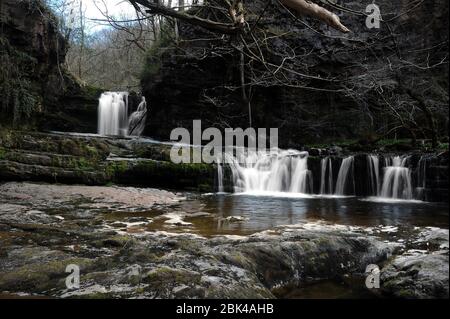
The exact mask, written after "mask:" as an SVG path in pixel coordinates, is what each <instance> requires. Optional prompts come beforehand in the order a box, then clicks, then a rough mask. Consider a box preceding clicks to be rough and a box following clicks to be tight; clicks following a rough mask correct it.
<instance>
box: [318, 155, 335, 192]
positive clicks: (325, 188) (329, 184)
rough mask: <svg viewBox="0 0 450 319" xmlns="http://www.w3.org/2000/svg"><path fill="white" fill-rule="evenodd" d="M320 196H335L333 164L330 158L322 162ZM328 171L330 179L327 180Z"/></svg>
mask: <svg viewBox="0 0 450 319" xmlns="http://www.w3.org/2000/svg"><path fill="white" fill-rule="evenodd" d="M320 164H321V175H320V194H321V195H325V194H333V163H332V161H331V158H330V157H325V158H323V159H322V160H321V162H320ZM327 169H328V179H327Z"/></svg>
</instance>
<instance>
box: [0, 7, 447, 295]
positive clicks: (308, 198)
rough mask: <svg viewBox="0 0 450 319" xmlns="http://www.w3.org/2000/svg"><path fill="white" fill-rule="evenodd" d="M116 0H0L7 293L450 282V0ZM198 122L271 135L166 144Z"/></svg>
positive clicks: (397, 286) (0, 266)
mask: <svg viewBox="0 0 450 319" xmlns="http://www.w3.org/2000/svg"><path fill="white" fill-rule="evenodd" d="M129 2H134V3H135V4H136V3H137V5H138V7H139V8H141V12H138V13H136V16H137V17H138V18H137V19H135V17H133V19H130V20H129V21H127V23H122V22H120V21H122V20H118V19H117V18H115V20H112V21H108V22H110V23H111V25H113V26H114V25H116V26H117V25H120V26H121V27H120V28H118V29H119V31H117V30H116V31H117V32H118V33H115V32H116V31H114V30H113V29H107V32H106V31H105V32H98V33H96V34H90V33H89V32H87V31H86V33H84V34H83V32H82V31H83V30H82V29H81V27H80V28H79V30H72V31H71V32H67V31H68V30H70V28H69V29H67V28H66V27H67V24H66V22H67V21H65V20H64V14H63V15H62V16H63V18H57V17H56V12H57V11H55V9H52V10H53V11H52V10H50V9H49V6H52V5H53V4H54V2H52V1H50V2H49V1H41V0H23V1H20V2H17V1H13V0H0V22H1V28H0V45H1V50H0V56H1V60H0V63H1V68H0V70H1V72H2V73H1V74H0V79H1V80H2V81H1V82H0V93H1V95H2V97H4V98H2V99H1V102H2V104H1V107H0V114H1V117H0V299H3V298H7V299H10V298H23V297H25V298H92V299H94V298H130V299H134V298H144V299H159V298H182V299H203V298H213V299H216V298H217V299H221V298H224V299H228V298H254V299H270V298H315V299H317V298H326V299H327V298H334V299H338V298H345V299H349V298H350V299H354V298H411V299H425V298H443V299H448V296H449V289H448V278H449V276H448V269H449V220H448V218H449V202H448V191H449V180H448V161H449V158H448V157H449V150H448V88H447V86H448V28H447V27H448V17H447V16H448V1H443V0H432V1H428V2H426V3H423V2H420V3H417V2H415V1H413V0H407V1H397V2H392V1H387V0H386V1H384V0H382V1H377V4H378V5H379V6H380V8H381V9H382V12H383V19H385V21H388V22H389V25H387V23H385V21H383V23H382V24H381V25H382V27H381V29H379V30H371V29H367V28H366V26H365V23H364V19H363V15H359V14H350V13H355V12H356V13H358V12H364V9H365V6H366V3H363V2H357V1H348V2H342V1H338V4H333V3H334V2H333V3H331V2H329V3H328V4H324V8H326V9H327V10H329V11H327V12H337V13H338V14H339V19H340V20H339V19H338V20H337V21H340V22H339V23H342V25H345V26H346V28H348V29H350V30H351V31H352V32H350V33H347V32H345V33H344V34H342V33H341V32H340V31H339V30H335V27H332V26H331V27H330V26H329V25H328V24H327V23H324V22H323V19H318V20H317V19H310V18H306V17H304V16H303V15H302V14H300V13H299V14H298V15H297V13H298V12H296V11H293V10H290V9H289V10H288V9H287V8H285V7H284V6H283V5H282V4H281V3H280V2H278V1H273V2H267V3H266V2H263V1H262V0H255V1H247V2H245V3H244V4H242V5H243V6H244V7H245V10H244V9H242V8H240V7H236V8H232V7H229V5H231V4H229V3H228V1H220V0H213V1H211V2H208V3H207V4H206V5H205V3H204V2H203V1H200V2H199V3H198V5H196V6H193V7H189V3H190V2H189V1H188V2H186V6H187V8H184V7H181V8H176V7H175V8H172V7H170V6H169V5H168V4H167V3H165V2H160V3H150V2H149V4H148V5H149V6H150V7H145V5H144V4H143V3H146V1H138V2H136V1H129ZM293 2H296V1H293ZM300 2H302V1H300ZM313 2H314V3H315V1H313ZM369 2H370V1H368V3H369ZM106 3H107V5H110V3H109V2H108V1H106V2H105V5H106ZM236 3H242V2H240V1H237V2H236ZM282 3H283V4H287V3H292V1H283V2H282ZM308 3H309V2H308ZM317 3H318V4H319V1H317ZM320 3H322V2H320ZM164 4H165V5H164ZM174 4H175V2H174ZM318 4H317V5H318ZM161 5H162V6H163V7H161ZM341 5H342V6H343V7H342V8H345V9H346V10H344V11H342V10H340V9H339V8H340V6H341ZM336 6H337V7H336ZM52 8H53V7H52ZM290 8H292V7H290ZM342 8H341V9H342ZM132 9H133V7H132ZM229 9H231V10H229ZM241 9H242V10H241ZM152 10H153V11H152ZM155 10H156V11H155ZM158 10H160V11H158ZM321 12H322V13H323V12H324V11H321ZM63 13H65V12H63ZM186 17H187V18H186ZM333 17H334V16H333ZM336 17H338V16H337V15H336ZM109 18H111V19H114V18H113V17H109ZM61 19H62V20H61ZM149 19H150V20H149ZM242 19H244V22H243V23H242ZM192 21H194V23H192ZM230 21H233V22H230ZM423 21H427V27H426V28H425V27H423ZM82 22H83V20H82V19H81V23H80V24H81V25H82V24H83V23H82ZM91 22H92V21H91ZM211 22H212V23H211ZM59 23H61V24H59ZM211 25H213V26H214V28H216V29H214V30H212V29H211ZM205 26H206V27H205ZM107 28H110V26H108V27H107ZM146 28H149V29H146ZM155 28H156V29H155ZM217 28H218V29H217ZM224 30H225V31H224ZM346 30H347V29H346ZM341 31H342V30H341ZM108 32H110V33H108ZM121 32H122V33H121ZM70 34H72V36H73V37H76V38H72V39H70V37H68V35H70ZM82 35H83V36H85V37H86V38H85V39H84V40H85V43H83V41H82ZM108 36H111V38H112V39H113V40H109V41H110V42H108V41H107V40H108V39H110V38H108ZM96 37H98V38H99V39H100V40H99V42H98V43H96V45H97V46H95V45H93V44H92V43H91V42H90V41H94V40H92V39H95V38H96ZM149 43H150V44H149ZM134 46H136V47H134ZM132 48H134V50H136V51H134V50H133V49H132ZM136 52H139V54H136ZM113 53H114V54H115V55H114V59H108V57H109V56H107V55H105V54H113ZM103 62H105V63H106V62H112V64H113V65H114V67H111V65H110V64H105V65H103ZM131 62H133V63H131ZM135 64H140V67H139V68H140V69H142V70H140V72H136V70H135V69H134V65H135ZM74 65H75V66H77V67H78V66H81V68H74ZM100 67H102V69H101V72H98V71H97V70H98V69H97V68H100ZM92 70H96V71H95V72H97V73H95V72H93V71H92ZM97 78H98V81H97ZM105 78H106V80H105ZM124 78H125V79H127V80H123V79H124ZM100 79H101V81H100ZM130 79H131V80H130ZM136 79H137V82H136ZM98 83H103V86H104V87H100V88H98V87H95V85H94V84H96V85H97V84H98ZM104 83H107V84H108V85H104ZM136 83H138V85H136ZM200 120H201V121H202V125H203V126H204V127H203V128H205V129H207V128H209V129H212V130H214V131H216V132H219V133H224V132H225V133H226V132H227V130H230V129H231V128H232V127H243V128H246V127H249V128H250V129H255V130H258V128H259V129H261V130H266V131H269V130H270V128H277V129H278V130H279V148H278V147H277V148H275V147H272V146H273V145H271V144H270V143H268V144H269V145H270V146H269V149H267V150H252V149H247V148H243V149H242V150H243V151H244V152H242V153H240V155H231V154H227V153H226V152H225V153H224V154H221V155H222V156H220V157H217V158H216V161H215V162H213V163H209V162H206V161H199V162H194V161H186V162H182V161H180V162H176V161H173V159H172V157H171V155H172V151H173V149H174V148H176V147H181V146H183V147H185V148H186V150H187V151H186V153H187V154H188V155H189V157H190V159H192V157H193V155H194V154H195V151H198V150H200V151H203V150H204V149H205V144H206V142H207V141H202V137H203V136H202V135H203V134H200V138H199V139H197V140H195V138H193V140H192V142H191V141H189V143H184V144H183V143H182V142H176V141H174V140H172V139H171V132H172V130H174V129H176V128H182V129H185V130H186V131H187V132H190V131H191V129H194V127H195V126H196V123H197V122H196V121H200ZM209 132H211V131H209ZM206 135H208V134H206ZM267 139H270V138H269V137H268V136H267ZM244 142H246V143H247V146H248V144H251V143H250V142H251V141H249V139H247V140H246V139H244ZM67 265H77V266H78V267H79V269H80V274H81V275H80V287H79V288H77V289H71V288H70V287H67V286H66V277H67V273H66V271H65V270H66V267H67ZM370 265H372V266H373V265H376V266H377V267H378V268H379V270H380V288H379V289H369V288H368V287H367V286H366V285H365V279H366V278H367V275H368V274H367V273H366V270H367V266H370Z"/></svg>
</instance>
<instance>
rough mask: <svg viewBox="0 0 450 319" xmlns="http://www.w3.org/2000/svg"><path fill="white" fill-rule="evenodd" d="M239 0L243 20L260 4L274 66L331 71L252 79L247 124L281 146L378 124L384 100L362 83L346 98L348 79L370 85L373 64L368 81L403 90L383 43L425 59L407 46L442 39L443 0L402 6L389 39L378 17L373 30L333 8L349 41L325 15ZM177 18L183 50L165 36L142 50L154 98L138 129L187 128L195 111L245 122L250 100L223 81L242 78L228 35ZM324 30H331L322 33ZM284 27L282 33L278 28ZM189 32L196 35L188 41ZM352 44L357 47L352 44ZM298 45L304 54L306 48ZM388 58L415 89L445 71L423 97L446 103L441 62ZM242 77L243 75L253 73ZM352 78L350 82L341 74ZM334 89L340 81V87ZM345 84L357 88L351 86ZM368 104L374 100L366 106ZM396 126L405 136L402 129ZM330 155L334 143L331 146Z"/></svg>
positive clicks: (394, 7) (147, 90) (356, 5)
mask: <svg viewBox="0 0 450 319" xmlns="http://www.w3.org/2000/svg"><path fill="white" fill-rule="evenodd" d="M377 4H378V5H379V6H380V8H383V11H384V12H385V14H387V13H388V12H390V13H394V12H397V13H398V12H405V11H407V10H408V7H407V6H408V3H407V2H401V1H400V2H399V1H396V2H393V1H388V0H382V1H378V2H377ZM346 5H347V8H348V9H353V10H355V11H364V9H365V4H361V3H360V2H356V1H350V2H349V3H347V4H346ZM245 7H246V9H247V10H248V12H252V14H249V15H247V16H246V21H247V22H248V23H249V24H252V23H254V19H260V16H261V14H262V12H263V10H264V14H262V18H261V19H262V20H258V21H259V22H260V26H261V28H263V29H265V30H266V31H267V30H268V31H269V32H273V33H274V34H276V36H274V37H273V38H272V39H270V40H269V41H268V46H269V47H270V48H271V49H270V50H269V51H267V50H263V54H264V60H265V61H268V62H269V63H273V64H274V65H276V66H278V65H283V66H284V67H286V68H289V69H292V70H295V72H299V73H303V74H309V75H314V76H319V77H327V76H330V77H331V78H333V81H331V82H330V83H324V82H320V81H319V83H317V82H315V81H308V80H306V79H305V78H304V77H303V76H301V75H298V76H297V75H296V74H293V72H289V73H287V75H286V77H288V79H289V80H291V81H292V83H302V85H307V86H312V87H315V88H320V89H321V90H320V91H313V90H308V89H302V88H298V87H287V86H284V85H280V83H278V82H276V81H274V82H275V83H273V85H271V84H270V79H269V80H268V81H265V82H264V85H260V86H259V85H258V83H254V85H252V90H253V95H252V101H251V106H252V114H253V118H252V123H253V124H252V125H253V127H260V128H267V127H276V128H279V141H280V145H279V146H280V147H281V148H295V149H300V148H301V147H302V146H303V145H304V144H307V143H321V144H323V143H326V142H327V141H328V140H336V139H352V140H354V139H360V138H361V136H367V135H369V134H370V133H371V132H374V131H379V132H382V131H383V130H384V125H385V123H386V121H388V122H390V117H389V115H388V113H387V112H384V111H379V112H377V111H375V110H377V109H379V110H384V105H385V102H384V101H383V100H382V99H379V96H377V95H378V93H377V92H376V90H364V92H363V93H361V99H352V98H350V97H349V91H347V90H346V88H348V87H350V86H351V87H352V88H354V87H358V86H359V85H362V86H364V87H366V85H367V86H369V85H370V83H369V82H366V81H365V78H366V75H367V74H368V73H371V74H376V75H377V76H376V77H375V78H376V80H375V81H377V83H380V85H382V86H383V89H384V92H385V94H386V90H388V91H389V92H390V93H388V94H393V95H395V96H396V95H402V96H404V94H402V93H400V90H401V88H400V85H399V80H398V76H397V73H398V72H396V71H395V69H394V71H393V70H392V69H389V68H388V67H386V63H385V62H382V60H383V59H384V58H385V56H384V54H385V50H386V49H389V50H397V49H398V50H400V51H401V52H402V54H403V57H402V59H406V60H407V61H414V60H416V59H418V60H422V59H426V56H422V57H421V58H419V57H417V56H415V53H413V51H414V50H413V48H414V49H426V48H428V47H432V46H433V45H432V44H438V43H442V42H445V41H447V40H448V31H447V29H448V19H447V18H446V17H447V15H448V5H447V3H446V2H445V1H444V0H433V1H432V2H431V3H430V4H429V5H421V6H419V7H418V8H416V10H415V12H414V15H403V16H402V18H401V19H395V21H392V26H391V28H392V29H393V30H397V31H398V33H397V34H398V35H399V36H398V37H396V39H395V40H393V41H390V42H389V41H388V42H386V41H379V39H380V37H390V36H392V34H391V31H389V29H390V28H386V27H385V26H383V25H382V27H381V28H380V29H377V32H372V31H373V30H369V29H367V28H366V26H365V23H364V21H362V20H361V19H359V18H357V17H355V16H354V15H351V14H347V13H343V14H340V19H341V21H343V23H344V24H345V25H347V26H349V28H350V29H351V30H352V34H353V37H352V40H351V41H350V40H349V39H343V38H341V34H339V33H337V32H336V33H335V32H334V31H333V30H331V29H330V28H328V27H327V26H326V25H325V24H324V23H317V24H316V23H315V22H313V21H311V22H312V23H314V30H309V29H308V27H306V26H304V25H301V24H299V23H297V21H296V20H295V19H294V18H293V17H292V15H291V14H290V12H289V11H287V10H284V8H282V7H281V6H279V5H273V6H270V7H268V8H266V6H265V5H264V1H261V0H254V1H251V2H248V3H246V4H245ZM273 17H276V18H273ZM421 21H429V23H430V27H429V28H427V29H424V28H421ZM179 28H180V37H181V38H183V39H185V40H186V42H185V43H183V44H182V50H183V54H178V53H177V52H176V50H178V48H179V47H177V48H175V47H174V46H172V45H171V43H167V42H164V41H162V42H161V48H160V49H159V50H158V49H156V50H154V52H157V53H156V54H153V55H151V56H149V57H148V60H147V64H146V66H145V72H144V77H143V79H142V85H143V93H144V95H145V96H146V98H147V99H148V100H149V101H151V102H152V108H151V110H150V116H149V118H148V121H147V126H146V130H145V134H146V135H149V136H153V137H156V138H159V139H162V140H168V139H169V136H170V132H171V130H172V129H173V128H175V127H184V128H186V129H188V130H191V129H192V120H194V119H201V120H202V124H203V126H204V127H211V126H214V127H217V128H219V129H221V130H224V128H225V127H227V126H229V127H233V128H237V127H242V128H245V127H248V108H247V104H245V103H243V102H242V98H241V93H240V92H239V90H224V89H223V87H224V86H228V87H240V86H241V83H240V76H239V72H240V68H239V59H236V54H235V53H236V52H235V51H234V50H233V48H231V47H228V46H227V43H222V42H220V44H218V43H217V42H216V41H214V42H209V41H198V39H206V38H209V37H213V35H212V34H211V33H208V32H206V31H205V30H204V29H201V28H196V27H192V26H190V25H187V24H184V23H180V26H179ZM316 30H319V32H316ZM444 30H445V31H444ZM321 33H323V34H325V35H329V36H330V37H324V36H323V35H321ZM281 34H283V36H278V35H281ZM256 36H258V35H256ZM193 39H196V40H195V41H190V40H193ZM424 39H426V40H424ZM353 40H355V41H356V42H357V41H364V42H365V41H367V42H368V43H370V44H371V45H370V46H368V47H367V48H369V47H370V51H369V49H367V50H366V49H364V48H362V47H361V46H360V45H359V44H357V43H356V42H355V41H353ZM247 42H248V43H253V40H252V39H248V41H247ZM223 46H224V47H223ZM172 47H173V48H172ZM356 47H358V48H360V49H361V50H357V51H355V48H356ZM211 48H213V49H211ZM296 48H301V49H299V50H297V51H296V54H297V56H298V58H297V59H295V58H294V59H290V60H292V61H290V62H289V63H285V62H286V61H284V60H283V58H284V57H286V56H288V55H289V53H288V52H291V51H292V50H296ZM303 50H304V51H303ZM211 51H213V52H211ZM304 52H308V54H307V56H305V57H304V58H303V54H304ZM434 53H435V54H436V53H437V52H434ZM446 54H447V50H446V47H445V48H442V50H441V51H440V54H439V55H440V56H441V57H440V58H437V57H436V60H437V61H438V60H439V61H440V60H442V59H445V56H446ZM300 55H302V58H300V57H299V56H300ZM390 61H391V63H393V65H398V66H399V68H401V69H402V70H403V73H402V79H403V80H404V81H403V82H404V83H405V84H406V85H407V86H408V87H410V88H411V89H412V90H417V91H418V90H422V88H420V89H419V88H418V87H417V85H416V84H415V83H417V82H412V79H417V78H421V79H423V81H424V83H427V82H428V80H429V79H430V77H433V78H435V79H436V81H442V83H443V84H442V85H437V86H436V87H437V89H436V90H443V91H444V94H439V93H436V94H434V93H433V94H431V95H429V94H428V95H427V99H428V100H429V102H430V103H436V104H439V105H446V104H447V100H446V96H447V95H446V94H445V92H446V87H447V86H448V70H447V69H446V68H444V67H443V68H442V69H440V71H435V72H432V73H429V74H426V73H424V72H422V71H419V70H418V71H417V72H414V71H413V70H410V69H409V68H408V70H405V69H403V67H402V66H400V65H401V64H403V62H402V61H398V60H396V61H393V60H392V59H391V60H390ZM399 64H400V65H399ZM361 66H363V67H361ZM274 69H276V67H275V68H274ZM247 71H248V74H250V73H251V72H256V73H258V74H263V72H265V71H267V70H265V66H264V65H263V64H262V63H261V64H258V63H256V64H254V65H253V70H252V71H249V70H246V73H247ZM438 79H439V80H438ZM246 80H248V81H250V80H251V78H250V76H249V78H248V79H246ZM349 80H350V82H346V81H349ZM409 80H411V81H409ZM335 81H336V82H340V83H343V86H339V85H338V86H336V85H335ZM370 81H374V79H372V80H370ZM256 82H257V81H256ZM294 86H295V85H294ZM434 86H435V84H430V87H434ZM323 89H330V91H331V92H324V90H323ZM339 89H342V91H341V92H339ZM355 89H356V88H355ZM351 94H357V93H356V92H354V91H352V93H351ZM244 104H245V105H244ZM368 105H371V107H373V109H372V108H371V110H370V111H368V110H367V106H368ZM364 110H366V111H364ZM444 111H445V109H443V111H441V113H440V114H435V116H437V117H439V118H440V120H439V121H442V123H446V122H447V121H448V120H447V119H448V114H444V113H447V112H444ZM368 113H370V116H368V115H367V114H368ZM223 118H227V124H226V125H221V124H218V123H223ZM393 121H394V120H393ZM419 121H420V120H419ZM368 128H370V129H368ZM439 130H440V131H441V134H440V135H442V136H445V135H448V134H445V132H447V127H446V126H445V125H444V124H441V125H439ZM383 132H384V131H383ZM398 133H399V134H401V135H403V136H408V135H407V134H405V133H402V132H400V130H399V131H398ZM353 147H354V151H367V149H366V147H368V146H364V145H357V144H355V145H353ZM400 149H401V151H409V150H410V149H411V147H410V146H409V145H407V144H399V145H398V146H397V149H396V150H397V151H398V150H400ZM333 155H340V153H339V152H336V153H333Z"/></svg>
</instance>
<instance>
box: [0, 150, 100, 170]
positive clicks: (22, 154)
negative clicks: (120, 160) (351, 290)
mask: <svg viewBox="0 0 450 319" xmlns="http://www.w3.org/2000/svg"><path fill="white" fill-rule="evenodd" d="M0 152H1V154H2V155H1V157H0V159H3V160H8V161H13V162H17V163H22V164H28V165H40V166H53V167H61V168H70V169H84V170H93V169H95V168H96V167H97V166H98V164H99V161H98V160H97V159H92V158H86V157H83V156H73V155H64V154H55V153H49V152H39V151H28V150H22V149H4V148H1V147H0Z"/></svg>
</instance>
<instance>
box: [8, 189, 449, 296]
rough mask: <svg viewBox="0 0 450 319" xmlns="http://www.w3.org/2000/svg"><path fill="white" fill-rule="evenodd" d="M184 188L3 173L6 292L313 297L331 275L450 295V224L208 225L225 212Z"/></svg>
mask: <svg viewBox="0 0 450 319" xmlns="http://www.w3.org/2000/svg"><path fill="white" fill-rule="evenodd" d="M186 197H189V194H186V193H174V192H168V191H162V190H157V189H139V188H131V187H115V186H112V187H98V186H76V185H73V186H63V185H50V184H32V183H5V184H2V185H0V243H1V244H0V294H1V295H2V296H3V297H5V296H6V297H14V296H28V297H30V296H33V297H50V298H53V297H57V298H70V297H83V298H98V297H114V298H116V297H125V298H236V297H242V298H276V297H305V296H311V291H314V289H312V290H311V289H310V288H309V287H314V286H315V285H321V284H323V283H330V282H331V283H332V284H333V287H341V289H344V290H345V292H346V293H347V292H349V291H352V290H355V289H357V290H358V292H361V291H364V294H361V293H359V295H360V296H365V297H392V296H394V297H406V298H434V297H438V298H448V263H449V260H448V240H449V232H448V229H441V228H433V227H413V226H406V225H405V226H399V227H394V226H389V227H386V226H382V225H380V226H374V227H363V226H349V225H335V224H329V223H326V222H324V221H306V220H305V221H304V222H302V223H296V224H293V225H285V226H275V227H272V228H270V229H269V228H268V229H266V230H264V231H256V232H243V233H240V234H237V233H229V234H220V233H219V234H217V233H216V234H215V233H214V232H206V233H205V232H200V231H198V229H197V228H196V227H195V226H196V225H195V223H192V220H195V218H197V219H198V218H201V217H202V216H203V217H205V216H206V215H208V214H209V216H208V218H210V219H213V220H216V221H217V222H220V221H221V220H223V217H221V216H219V215H217V216H214V214H213V215H211V213H206V212H202V205H201V203H197V202H196V201H195V200H194V201H192V200H191V201H188V200H187V199H186ZM227 222H230V223H233V222H234V223H239V222H240V220H239V218H233V219H230V220H227ZM71 264H74V265H78V266H79V267H80V274H81V278H80V288H79V289H68V288H67V287H66V284H65V281H66V277H67V276H68V275H69V274H68V273H66V267H67V266H68V265H71ZM369 264H376V265H378V266H379V267H380V268H381V287H380V289H375V290H368V289H366V288H364V278H365V275H364V272H365V270H366V266H367V265H369ZM342 287H344V288H342ZM308 289H309V290H308ZM298 291H300V292H302V291H303V292H302V293H300V294H299V293H297V294H295V293H293V292H298ZM336 291H337V290H336ZM330 294H331V295H329V296H327V297H339V294H337V293H336V294H335V295H333V290H331V291H330ZM345 296H347V297H349V296H352V295H348V294H347V295H345ZM312 297H318V296H317V295H314V294H313V295H312Z"/></svg>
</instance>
